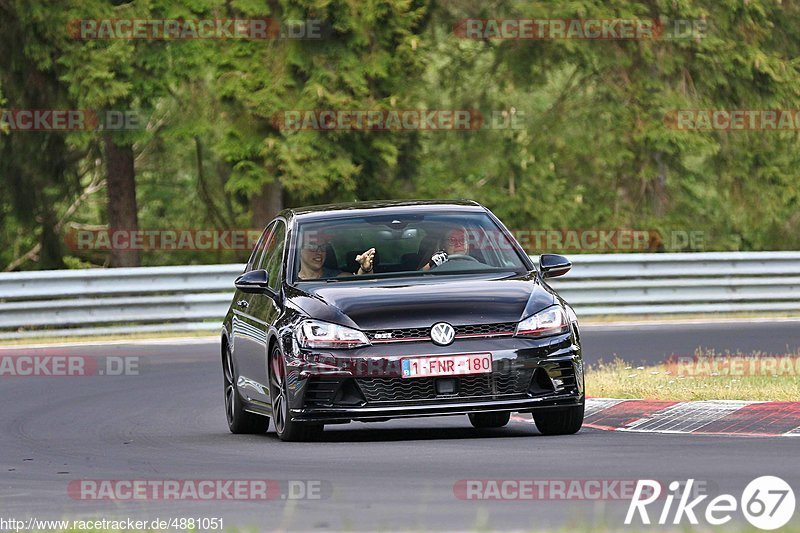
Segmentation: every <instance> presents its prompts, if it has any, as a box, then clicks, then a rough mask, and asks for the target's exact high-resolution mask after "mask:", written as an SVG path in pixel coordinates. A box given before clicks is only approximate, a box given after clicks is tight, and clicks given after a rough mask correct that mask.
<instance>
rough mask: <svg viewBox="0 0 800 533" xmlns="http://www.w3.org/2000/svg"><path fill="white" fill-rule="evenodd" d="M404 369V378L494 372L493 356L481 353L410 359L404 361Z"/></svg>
mask: <svg viewBox="0 0 800 533" xmlns="http://www.w3.org/2000/svg"><path fill="white" fill-rule="evenodd" d="M402 367H403V377H404V378H421V377H431V376H461V375H464V374H485V373H488V372H491V371H492V356H491V355H490V354H488V353H481V354H471V355H442V356H437V357H409V358H406V359H403V360H402Z"/></svg>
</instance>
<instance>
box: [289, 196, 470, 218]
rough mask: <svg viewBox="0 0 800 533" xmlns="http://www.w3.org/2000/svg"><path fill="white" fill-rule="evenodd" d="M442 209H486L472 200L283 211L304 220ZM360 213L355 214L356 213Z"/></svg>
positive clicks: (392, 202) (375, 202)
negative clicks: (383, 212) (368, 213)
mask: <svg viewBox="0 0 800 533" xmlns="http://www.w3.org/2000/svg"><path fill="white" fill-rule="evenodd" d="M441 209H454V210H464V211H478V210H481V211H482V210H484V209H485V208H484V207H483V206H482V205H481V204H479V203H478V202H475V201H472V200H373V201H366V202H347V203H339V204H326V205H313V206H307V207H293V208H290V209H284V210H283V211H281V215H283V216H285V217H286V218H297V219H302V220H307V219H316V218H327V217H338V216H346V215H348V214H359V215H361V214H367V213H365V212H366V211H370V212H372V213H370V214H380V213H381V212H382V211H385V212H387V213H391V212H396V211H417V210H419V211H438V210H441ZM356 211H357V212H359V213H354V212H356Z"/></svg>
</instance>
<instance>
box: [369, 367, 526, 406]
mask: <svg viewBox="0 0 800 533" xmlns="http://www.w3.org/2000/svg"><path fill="white" fill-rule="evenodd" d="M532 374H533V371H532V370H531V369H520V370H517V371H514V372H512V373H511V374H501V373H498V372H493V373H491V374H481V375H476V376H461V377H457V376H456V377H443V378H410V379H402V378H360V379H358V380H356V381H357V383H358V386H359V388H360V389H361V392H363V393H364V397H365V398H366V399H367V402H369V403H389V402H413V401H424V400H436V399H439V400H441V399H451V398H458V399H467V398H489V399H491V398H495V397H498V396H514V395H522V394H525V392H526V390H527V389H528V385H529V383H530V381H531V375H532ZM437 379H455V380H456V385H457V387H456V393H455V394H447V395H437V394H436V380H437Z"/></svg>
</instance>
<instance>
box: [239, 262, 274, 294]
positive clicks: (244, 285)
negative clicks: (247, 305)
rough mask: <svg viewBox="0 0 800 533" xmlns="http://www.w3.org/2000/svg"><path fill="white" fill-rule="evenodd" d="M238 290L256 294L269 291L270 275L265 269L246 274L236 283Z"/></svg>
mask: <svg viewBox="0 0 800 533" xmlns="http://www.w3.org/2000/svg"><path fill="white" fill-rule="evenodd" d="M234 284H235V285H236V288H237V289H239V290H240V291H242V292H246V293H250V294H256V293H262V292H264V291H265V290H269V274H267V271H266V270H264V269H263V268H261V269H258V270H251V271H250V272H245V273H244V274H242V275H241V276H239V277H238V278H236V281H235V282H234Z"/></svg>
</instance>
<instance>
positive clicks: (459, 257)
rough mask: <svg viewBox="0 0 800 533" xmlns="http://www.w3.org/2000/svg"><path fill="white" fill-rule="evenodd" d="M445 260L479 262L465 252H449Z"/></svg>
mask: <svg viewBox="0 0 800 533" xmlns="http://www.w3.org/2000/svg"><path fill="white" fill-rule="evenodd" d="M447 261H448V262H450V261H472V262H473V263H480V261H478V260H477V259H475V258H474V257H472V256H471V255H467V254H450V255H448V256H447Z"/></svg>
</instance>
